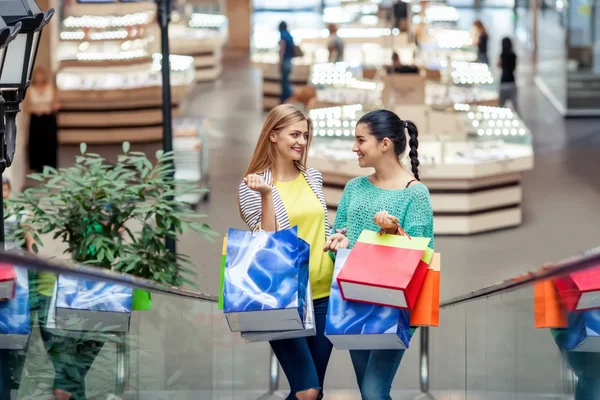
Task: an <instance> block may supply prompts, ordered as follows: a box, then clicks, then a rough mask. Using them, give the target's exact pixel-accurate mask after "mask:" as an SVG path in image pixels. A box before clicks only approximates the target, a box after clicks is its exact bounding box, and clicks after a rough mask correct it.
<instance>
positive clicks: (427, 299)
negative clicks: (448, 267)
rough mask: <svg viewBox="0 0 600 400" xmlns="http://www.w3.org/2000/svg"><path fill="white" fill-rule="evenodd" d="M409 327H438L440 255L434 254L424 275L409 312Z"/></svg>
mask: <svg viewBox="0 0 600 400" xmlns="http://www.w3.org/2000/svg"><path fill="white" fill-rule="evenodd" d="M410 324H411V326H439V325H440V253H435V254H434V255H433V256H432V258H431V261H430V262H429V266H428V268H427V273H426V275H425V280H424V281H423V286H421V291H420V292H419V295H418V296H417V301H416V303H415V305H414V307H413V309H412V310H411V311H410Z"/></svg>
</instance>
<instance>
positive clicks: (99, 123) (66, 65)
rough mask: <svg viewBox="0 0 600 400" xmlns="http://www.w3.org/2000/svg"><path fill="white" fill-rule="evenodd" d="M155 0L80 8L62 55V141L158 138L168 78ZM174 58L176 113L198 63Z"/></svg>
mask: <svg viewBox="0 0 600 400" xmlns="http://www.w3.org/2000/svg"><path fill="white" fill-rule="evenodd" d="M155 8H156V6H155V4H153V3H122V2H121V3H115V4H113V3H104V4H75V5H74V6H73V7H72V10H71V13H70V15H69V16H68V17H66V18H65V19H64V20H63V21H62V27H61V32H60V42H59V46H58V48H57V51H56V57H57V61H58V65H59V69H58V72H57V75H56V83H57V88H58V92H59V97H60V102H61V109H60V112H59V115H58V137H59V141H60V143H63V144H78V143H80V142H88V143H120V142H123V141H126V140H127V141H130V142H151V141H159V140H160V139H161V137H162V97H161V87H162V77H161V72H160V68H161V67H160V59H161V55H160V54H159V51H160V47H159V43H158V40H157V38H158V27H157V25H156V14H155V11H154V9H155ZM170 60H171V84H172V97H173V113H174V115H175V116H176V115H177V114H178V111H179V105H180V103H181V101H182V100H183V98H184V97H185V95H186V94H187V93H188V91H189V90H190V89H191V88H192V86H193V84H194V80H195V68H194V59H193V58H192V57H188V56H182V55H174V54H172V55H171V57H170Z"/></svg>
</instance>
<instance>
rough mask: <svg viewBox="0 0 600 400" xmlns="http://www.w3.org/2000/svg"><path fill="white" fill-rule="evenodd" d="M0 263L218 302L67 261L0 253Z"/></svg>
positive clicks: (158, 284) (188, 292) (195, 293)
mask: <svg viewBox="0 0 600 400" xmlns="http://www.w3.org/2000/svg"><path fill="white" fill-rule="evenodd" d="M0 261H1V262H4V263H7V264H9V265H17V266H21V267H24V268H27V269H31V270H36V271H46V272H53V273H56V274H70V275H79V276H82V277H84V278H89V279H97V280H100V281H103V282H110V283H116V284H119V285H125V286H131V287H134V288H137V289H143V290H148V291H150V292H155V293H159V294H164V295H168V296H175V297H180V298H183V299H191V300H203V301H209V302H213V303H216V302H217V301H218V300H219V299H218V297H217V296H213V295H210V294H205V293H200V292H194V291H192V290H188V289H183V288H180V287H176V286H169V285H164V284H161V283H157V282H156V281H152V280H150V279H144V278H138V277H137V276H133V275H129V274H125V273H119V272H114V271H110V270H107V269H102V268H96V267H90V266H88V265H82V264H74V263H72V264H69V260H59V261H61V262H56V261H51V260H45V259H42V258H40V257H35V256H32V255H29V254H21V253H0Z"/></svg>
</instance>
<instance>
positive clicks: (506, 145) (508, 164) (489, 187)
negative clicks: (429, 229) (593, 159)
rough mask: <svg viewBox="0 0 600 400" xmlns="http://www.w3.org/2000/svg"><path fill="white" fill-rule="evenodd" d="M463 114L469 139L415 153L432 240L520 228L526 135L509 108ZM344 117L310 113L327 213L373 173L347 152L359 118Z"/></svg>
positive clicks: (527, 165) (445, 140)
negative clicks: (426, 193) (351, 184)
mask: <svg viewBox="0 0 600 400" xmlns="http://www.w3.org/2000/svg"><path fill="white" fill-rule="evenodd" d="M349 107H352V106H349ZM460 108H461V110H460V111H458V112H457V113H458V116H459V118H460V120H461V121H462V123H463V124H464V130H465V131H466V132H467V134H468V136H465V137H464V138H461V137H460V135H459V137H458V138H455V137H452V136H451V135H444V136H443V137H442V136H440V137H438V138H437V140H436V139H435V137H433V136H429V137H428V138H426V139H423V140H422V141H421V143H420V146H419V159H420V161H421V166H420V168H419V170H420V174H421V180H422V181H423V183H424V184H426V185H427V186H428V188H429V190H430V192H431V201H432V207H433V211H434V215H435V233H436V234H438V235H470V234H476V233H481V232H487V231H492V230H496V229H501V228H508V227H514V226H518V225H520V224H521V222H522V213H521V200H522V197H523V192H522V187H521V177H522V175H523V173H524V172H525V171H528V170H530V169H532V168H533V150H532V146H531V135H530V132H529V130H527V128H526V127H525V125H524V124H523V122H522V121H521V120H520V119H519V118H518V116H516V115H514V114H512V113H511V112H510V111H509V110H507V109H498V108H491V107H481V106H480V107H469V106H467V105H461V106H460ZM348 110H351V109H350V108H347V109H346V110H344V109H342V108H341V107H334V108H330V109H327V110H313V111H311V117H312V118H313V120H314V121H315V127H316V128H315V140H314V142H313V146H312V149H311V153H310V156H309V164H310V166H311V167H314V168H317V169H318V170H320V171H321V172H322V173H323V183H324V192H325V198H326V199H327V204H328V206H329V207H330V208H332V209H336V208H337V205H338V202H339V200H340V198H341V195H342V191H343V188H344V186H345V184H346V183H347V182H348V181H349V180H350V179H352V178H354V177H357V176H364V175H369V174H371V173H373V171H372V170H369V169H362V168H360V167H359V166H358V162H357V159H356V155H355V154H354V153H352V151H351V148H352V145H353V136H352V135H353V130H354V129H353V128H354V126H355V125H356V121H357V120H358V118H360V115H362V113H363V112H362V110H360V109H358V111H354V112H352V111H350V112H348ZM450 112H451V111H450ZM336 116H339V117H338V118H336ZM471 117H472V118H471ZM494 117H495V118H494ZM405 118H410V117H405ZM321 122H324V124H323V123H321ZM328 125H331V126H328ZM403 163H404V164H405V165H409V164H410V163H409V162H408V160H403ZM331 218H333V215H332V217H331Z"/></svg>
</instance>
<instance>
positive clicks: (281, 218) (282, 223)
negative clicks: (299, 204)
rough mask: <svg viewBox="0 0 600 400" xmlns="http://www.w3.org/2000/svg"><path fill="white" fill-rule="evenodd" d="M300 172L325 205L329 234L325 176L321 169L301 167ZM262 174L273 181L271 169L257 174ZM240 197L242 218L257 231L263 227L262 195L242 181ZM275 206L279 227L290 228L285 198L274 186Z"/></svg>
mask: <svg viewBox="0 0 600 400" xmlns="http://www.w3.org/2000/svg"><path fill="white" fill-rule="evenodd" d="M299 169H300V172H301V173H302V174H303V175H304V178H305V179H306V182H307V183H308V185H309V186H310V187H311V189H312V190H313V192H314V193H315V195H316V196H317V198H318V199H319V201H320V202H321V205H322V206H323V210H324V211H325V234H326V235H327V236H329V235H330V233H331V226H330V224H329V216H328V213H327V204H326V203H325V196H324V195H323V176H322V175H321V173H320V172H319V171H317V170H316V169H314V168H308V169H306V170H304V169H303V168H299ZM257 175H258V176H261V177H262V178H263V179H264V181H265V182H273V181H272V174H271V171H270V170H266V171H265V172H263V173H260V174H257ZM238 197H239V201H240V210H241V212H242V218H243V219H244V222H245V223H246V225H248V228H249V229H250V230H251V231H255V230H257V229H260V228H261V218H262V206H261V197H260V193H258V192H255V191H254V190H251V189H250V188H248V185H246V182H244V181H242V183H241V184H240V189H239V192H238ZM273 206H274V207H275V219H276V221H277V229H278V230H283V229H289V228H291V226H290V219H289V217H288V214H287V211H286V210H285V205H284V204H283V200H282V199H281V196H280V195H279V192H278V191H277V188H276V187H275V186H273Z"/></svg>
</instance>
